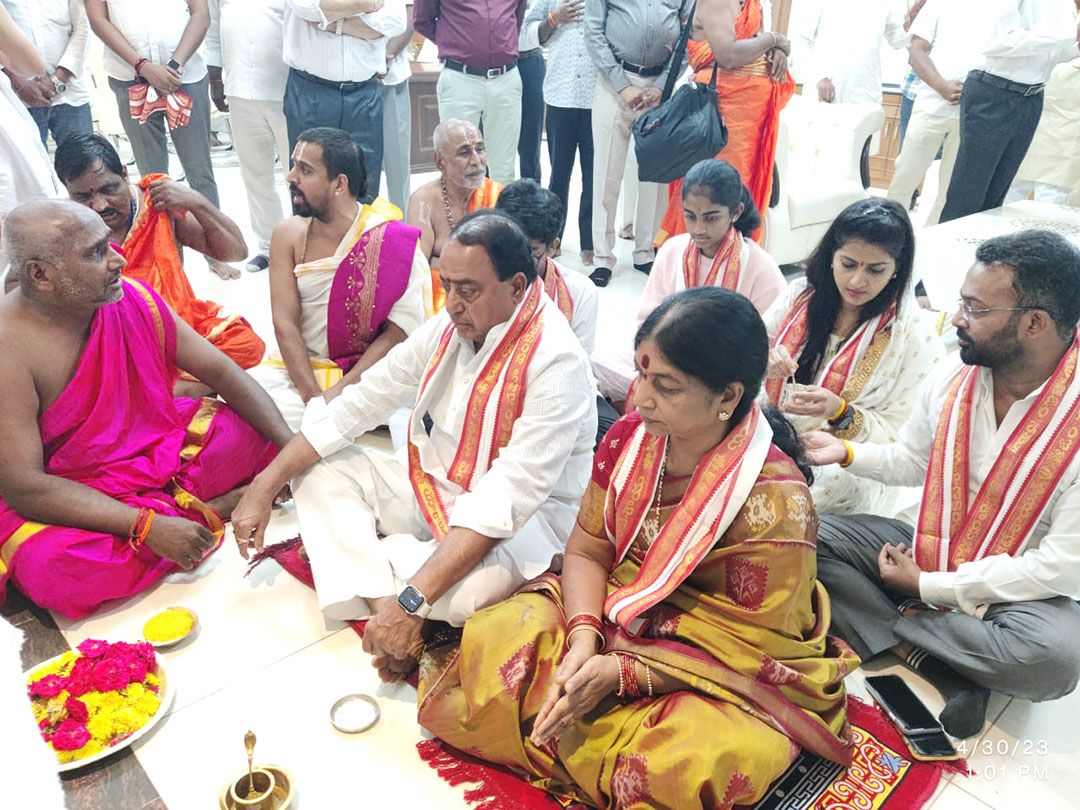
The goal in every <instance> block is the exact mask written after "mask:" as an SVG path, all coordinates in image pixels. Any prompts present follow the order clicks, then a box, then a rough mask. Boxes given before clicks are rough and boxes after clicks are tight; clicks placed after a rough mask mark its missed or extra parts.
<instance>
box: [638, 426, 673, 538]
mask: <svg viewBox="0 0 1080 810" xmlns="http://www.w3.org/2000/svg"><path fill="white" fill-rule="evenodd" d="M666 471H667V445H666V444H665V445H664V459H663V461H661V462H660V485H659V486H658V487H657V488H656V508H655V509H653V513H652V514H651V515H649V517H647V518H645V522H644V523H642V524H641V535H642V537H643V538H644V539H645V543H646V544H647V545H650V546H651V545H652V544H653V542H655V540H656V538H657V537H658V536H659V535H660V502H661V501H663V500H664V473H665V472H666Z"/></svg>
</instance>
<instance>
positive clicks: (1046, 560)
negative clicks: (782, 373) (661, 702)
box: [805, 230, 1080, 737]
mask: <svg viewBox="0 0 1080 810" xmlns="http://www.w3.org/2000/svg"><path fill="white" fill-rule="evenodd" d="M960 294H961V299H960V303H961V306H960V310H959V312H957V314H956V315H955V316H954V317H953V321H952V322H953V325H954V326H955V327H956V329H957V338H958V340H959V343H960V352H959V357H958V359H957V360H956V361H955V362H953V363H944V364H942V366H943V367H942V368H941V369H940V371H939V372H938V373H936V374H935V375H934V376H933V377H931V378H929V379H928V380H927V381H926V382H925V383H924V385H923V387H922V389H921V391H920V393H919V397H918V401H917V402H916V403H915V407H914V409H913V410H912V413H911V417H910V418H909V419H908V421H907V423H906V424H905V425H904V427H903V428H902V429H901V431H900V436H899V439H898V441H896V442H894V443H892V444H875V445H872V444H851V443H848V442H845V441H843V440H841V439H839V438H837V437H836V436H833V435H832V434H829V433H823V432H818V433H809V434H806V436H805V440H806V443H807V446H808V448H809V450H810V458H811V459H812V461H813V463H815V464H830V463H840V464H842V465H846V466H847V467H848V469H849V470H850V471H851V472H853V473H855V474H856V475H862V476H866V477H867V478H873V479H874V480H876V481H881V482H882V483H885V484H897V485H902V486H917V485H919V484H922V485H923V498H922V505H921V507H919V508H917V509H916V508H915V507H913V508H912V509H911V510H909V511H908V512H905V513H903V514H902V515H901V516H900V519H897V520H891V519H889V518H883V517H879V516H876V515H826V516H823V517H822V518H821V526H820V529H819V531H818V578H819V579H820V580H821V581H822V583H823V584H824V585H825V586H826V588H828V591H829V595H830V596H831V597H832V609H833V615H832V630H833V632H835V633H836V634H837V635H839V636H840V637H841V638H843V639H844V640H846V641H847V642H848V643H849V644H851V645H852V647H854V649H855V652H856V653H858V654H859V657H860V658H862V659H863V660H864V661H867V660H869V659H870V658H871V657H873V656H874V655H877V654H878V653H882V652H885V651H887V650H891V651H893V652H894V653H896V654H897V655H899V656H900V657H901V658H904V659H905V660H907V662H908V663H909V664H910V665H912V666H914V667H915V668H916V669H918V670H919V672H921V673H922V674H924V675H925V676H926V677H927V678H928V679H929V680H930V681H931V682H932V683H934V684H935V685H936V686H937V687H938V688H939V689H941V690H942V692H943V693H944V696H945V700H946V703H945V709H944V711H943V712H942V713H941V721H942V724H943V725H944V727H945V730H946V731H947V732H949V733H950V734H952V735H953V736H955V737H970V736H973V735H974V734H977V733H979V732H980V731H981V730H982V728H983V721H984V718H985V713H986V703H987V699H988V697H989V691H990V690H991V689H996V690H998V691H1000V692H1004V693H1005V694H1008V695H1013V696H1015V697H1020V698H1024V699H1027V700H1052V699H1054V698H1057V697H1061V696H1063V695H1067V694H1068V693H1069V692H1071V691H1072V690H1073V689H1074V688H1075V687H1076V683H1077V679H1078V678H1080V646H1078V645H1077V643H1076V639H1077V637H1078V636H1080V605H1077V603H1076V601H1074V600H1076V599H1077V598H1080V454H1078V452H1077V451H1078V450H1080V442H1078V441H1077V438H1076V437H1077V434H1078V433H1080V367H1078V361H1080V338H1078V336H1077V332H1076V324H1077V320H1078V319H1080V250H1078V249H1077V248H1076V247H1074V246H1073V245H1071V244H1070V243H1069V242H1068V241H1067V240H1066V239H1064V238H1063V237H1061V236H1059V235H1057V234H1055V233H1053V232H1051V231H1039V230H1035V231H1021V232H1019V233H1015V234H1011V235H1008V236H999V237H996V238H994V239H989V240H987V241H986V242H983V244H982V245H981V246H980V247H979V249H978V251H977V252H976V261H975V264H974V266H972V268H971V269H970V270H969V271H968V274H967V277H966V278H965V279H964V283H963V285H962V286H961V288H960ZM916 512H917V517H916Z"/></svg>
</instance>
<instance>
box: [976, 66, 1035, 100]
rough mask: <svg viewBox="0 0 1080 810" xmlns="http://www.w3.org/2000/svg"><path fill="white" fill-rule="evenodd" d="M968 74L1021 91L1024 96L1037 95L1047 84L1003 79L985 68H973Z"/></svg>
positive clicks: (1005, 87)
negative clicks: (1022, 82) (1023, 82)
mask: <svg viewBox="0 0 1080 810" xmlns="http://www.w3.org/2000/svg"><path fill="white" fill-rule="evenodd" d="M968 75H969V76H971V77H972V78H974V79H975V80H976V81H980V82H984V83H985V84H988V85H990V86H991V87H998V88H1000V89H1002V90H1008V91H1009V92H1010V93H1019V94H1020V95H1022V96H1037V95H1038V94H1039V93H1041V92H1042V91H1043V88H1044V87H1046V85H1045V84H1021V83H1020V82H1014V81H1010V80H1009V79H1003V78H1002V77H1001V76H995V75H994V74H993V73H987V72H986V71H985V70H973V71H971V73H969V74H968Z"/></svg>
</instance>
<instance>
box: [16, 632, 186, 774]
mask: <svg viewBox="0 0 1080 810" xmlns="http://www.w3.org/2000/svg"><path fill="white" fill-rule="evenodd" d="M25 676H26V685H27V695H28V696H29V698H30V702H31V705H32V706H33V709H34V719H35V720H36V721H37V723H38V728H39V729H41V736H42V738H44V740H45V742H46V743H47V744H48V745H49V747H50V748H52V749H53V751H54V752H55V753H56V758H57V759H58V760H59V761H60V767H59V771H60V772H61V773H64V772H66V771H71V770H75V769H76V768H81V767H83V766H84V765H89V764H90V763H91V762H97V761H98V760H100V759H104V758H105V757H107V756H110V755H112V754H115V753H116V752H117V751H120V750H121V749H124V748H127V747H128V746H129V745H131V744H132V743H133V742H135V741H136V740H138V739H139V738H141V737H143V736H144V735H145V734H147V733H148V732H149V731H150V730H151V729H152V728H153V727H154V726H156V725H157V724H158V723H159V722H161V720H162V718H163V717H165V715H166V713H167V712H168V711H169V707H170V705H171V704H172V699H173V690H172V689H170V688H169V678H168V675H167V673H166V670H165V662H164V661H163V660H162V659H161V658H159V657H158V656H157V655H156V654H155V653H154V648H153V647H152V646H150V644H148V643H146V642H139V643H137V644H129V643H127V642H124V641H119V642H115V643H111V644H110V643H109V642H106V641H100V640H97V639H87V640H86V641H84V642H83V643H82V644H80V645H79V647H78V650H77V651H69V652H66V653H63V654H61V655H58V656H56V657H55V658H51V659H49V660H48V661H45V662H44V663H41V664H38V665H37V666H35V667H33V668H32V669H30V670H28V671H27V672H26V673H25Z"/></svg>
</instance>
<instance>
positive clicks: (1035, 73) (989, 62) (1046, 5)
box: [979, 0, 1080, 84]
mask: <svg viewBox="0 0 1080 810" xmlns="http://www.w3.org/2000/svg"><path fill="white" fill-rule="evenodd" d="M979 5H980V7H979V14H982V15H985V16H986V17H987V18H988V19H989V20H990V21H991V22H992V23H993V26H992V29H991V34H990V40H989V42H990V45H989V47H988V48H987V49H986V50H985V51H984V52H983V53H984V56H985V58H986V66H985V68H984V69H985V70H986V72H987V73H993V74H994V75H995V76H1001V77H1002V78H1003V79H1009V80H1010V81H1014V82H1019V83H1020V84H1045V83H1046V82H1047V81H1049V80H1050V73H1051V71H1053V69H1054V66H1055V65H1057V64H1059V63H1060V62H1067V61H1069V60H1070V59H1075V58H1076V57H1077V56H1080V49H1078V48H1077V44H1076V17H1075V14H1076V7H1075V6H1074V5H1073V3H1072V2H1071V0H984V2H982V3H980V4H979Z"/></svg>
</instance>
